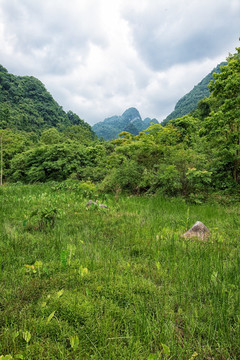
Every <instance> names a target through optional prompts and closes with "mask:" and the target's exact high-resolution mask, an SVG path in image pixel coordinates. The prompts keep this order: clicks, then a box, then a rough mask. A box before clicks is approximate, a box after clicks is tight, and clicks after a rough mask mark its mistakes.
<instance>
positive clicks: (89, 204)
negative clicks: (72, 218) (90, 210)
mask: <svg viewBox="0 0 240 360" xmlns="http://www.w3.org/2000/svg"><path fill="white" fill-rule="evenodd" d="M92 204H93V205H97V203H96V202H95V201H92V200H89V201H88V202H87V203H86V206H91V205H92Z"/></svg>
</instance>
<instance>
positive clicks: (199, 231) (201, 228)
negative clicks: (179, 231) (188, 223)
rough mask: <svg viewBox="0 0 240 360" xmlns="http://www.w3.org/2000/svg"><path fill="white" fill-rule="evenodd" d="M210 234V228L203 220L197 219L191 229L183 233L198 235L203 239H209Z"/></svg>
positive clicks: (186, 236) (189, 236) (189, 235)
mask: <svg viewBox="0 0 240 360" xmlns="http://www.w3.org/2000/svg"><path fill="white" fill-rule="evenodd" d="M209 235H210V231H209V230H208V228H207V227H206V226H205V225H204V224H203V223H202V222H201V221H197V222H196V223H195V224H194V225H193V227H192V228H191V229H189V230H188V231H187V232H185V234H183V237H185V238H192V237H198V238H200V239H201V240H207V238H208V236H209Z"/></svg>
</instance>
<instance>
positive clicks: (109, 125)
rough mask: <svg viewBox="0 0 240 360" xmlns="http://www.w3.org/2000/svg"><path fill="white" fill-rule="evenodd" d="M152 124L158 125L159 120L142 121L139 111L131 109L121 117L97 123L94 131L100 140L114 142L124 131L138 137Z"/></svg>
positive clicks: (148, 119) (113, 117) (112, 117)
mask: <svg viewBox="0 0 240 360" xmlns="http://www.w3.org/2000/svg"><path fill="white" fill-rule="evenodd" d="M151 123H154V124H158V123H159V122H158V120H157V119H150V118H149V117H148V118H146V119H144V120H142V118H141V115H140V113H139V111H138V110H137V109H136V108H134V107H131V108H129V109H127V110H126V111H124V113H123V114H122V115H120V116H118V115H114V116H111V117H109V118H106V119H105V120H104V121H101V122H98V123H96V124H95V125H93V127H92V129H93V131H94V132H95V133H96V134H97V136H98V137H99V138H103V139H104V140H112V139H116V138H117V137H118V134H119V133H120V132H122V131H127V132H129V133H131V134H133V135H137V134H139V132H141V131H143V130H146V129H147V128H148V127H149V126H150V124H151Z"/></svg>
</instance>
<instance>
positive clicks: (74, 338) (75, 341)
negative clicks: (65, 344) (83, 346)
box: [69, 335, 79, 349]
mask: <svg viewBox="0 0 240 360" xmlns="http://www.w3.org/2000/svg"><path fill="white" fill-rule="evenodd" d="M69 340H70V345H71V347H72V349H76V348H77V347H78V345H79V338H78V336H77V335H74V336H70V338H69Z"/></svg>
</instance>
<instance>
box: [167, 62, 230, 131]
mask: <svg viewBox="0 0 240 360" xmlns="http://www.w3.org/2000/svg"><path fill="white" fill-rule="evenodd" d="M226 64H227V63H226V62H222V63H221V64H219V65H218V66H217V67H216V68H214V69H213V70H212V71H211V72H210V73H209V74H208V75H207V76H205V78H203V79H202V80H201V81H200V83H199V84H198V85H196V86H194V88H193V89H192V90H191V91H190V92H189V93H187V94H186V95H184V96H183V97H182V98H181V99H180V100H179V101H178V102H177V104H176V106H175V108H174V111H173V112H171V114H169V115H168V116H167V117H166V119H165V120H163V121H162V125H163V126H164V125H166V124H167V123H168V122H169V121H170V120H172V119H177V118H180V117H181V116H184V115H186V114H189V113H190V112H192V111H194V110H196V108H197V106H198V102H199V101H200V100H201V99H204V98H205V97H209V95H210V91H209V88H208V84H209V83H210V81H211V80H213V74H214V73H219V72H220V67H221V66H223V65H226Z"/></svg>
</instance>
